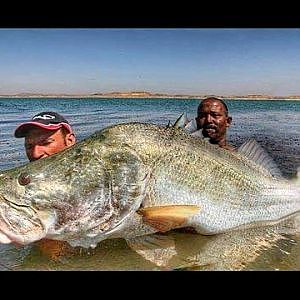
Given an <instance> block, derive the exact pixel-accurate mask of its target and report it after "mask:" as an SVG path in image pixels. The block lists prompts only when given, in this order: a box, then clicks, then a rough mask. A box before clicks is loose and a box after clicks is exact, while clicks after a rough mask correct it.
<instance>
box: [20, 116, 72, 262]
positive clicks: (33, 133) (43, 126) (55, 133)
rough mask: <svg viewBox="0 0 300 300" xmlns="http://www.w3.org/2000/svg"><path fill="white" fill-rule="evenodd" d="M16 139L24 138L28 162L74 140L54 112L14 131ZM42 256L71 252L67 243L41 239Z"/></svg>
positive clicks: (53, 151)
mask: <svg viewBox="0 0 300 300" xmlns="http://www.w3.org/2000/svg"><path fill="white" fill-rule="evenodd" d="M15 137H16V138H23V137H24V138H25V150H26V155H27V157H28V159H29V161H35V160H38V159H40V158H45V157H47V156H50V155H52V154H55V153H58V152H60V151H62V150H64V149H66V148H68V147H71V146H72V145H74V144H75V142H76V138H75V135H74V132H73V130H72V127H71V126H70V124H69V122H68V121H67V120H66V119H65V118H64V117H63V116H61V115H60V114H58V113H56V112H41V113H39V114H37V115H35V116H33V117H32V119H31V120H30V121H27V122H25V123H22V124H20V125H19V126H18V127H17V129H16V130H15ZM37 245H38V246H39V249H40V250H41V251H42V253H43V254H45V255H47V256H48V257H50V258H52V259H57V258H58V257H59V256H61V255H64V254H66V253H68V252H70V251H71V248H70V247H69V246H68V244H67V243H65V242H62V241H55V240H48V239H42V240H40V241H38V242H37Z"/></svg>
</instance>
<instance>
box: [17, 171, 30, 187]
mask: <svg viewBox="0 0 300 300" xmlns="http://www.w3.org/2000/svg"><path fill="white" fill-rule="evenodd" d="M30 181H31V179H30V175H29V174H27V173H21V174H20V176H19V178H18V182H19V184H20V185H27V184H29V183H30Z"/></svg>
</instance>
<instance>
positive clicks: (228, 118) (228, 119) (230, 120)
mask: <svg viewBox="0 0 300 300" xmlns="http://www.w3.org/2000/svg"><path fill="white" fill-rule="evenodd" d="M231 122H232V117H227V125H226V127H229V126H230V125H231Z"/></svg>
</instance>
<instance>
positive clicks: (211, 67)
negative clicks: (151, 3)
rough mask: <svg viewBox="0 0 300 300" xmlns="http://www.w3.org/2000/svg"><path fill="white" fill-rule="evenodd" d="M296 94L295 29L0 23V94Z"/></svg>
mask: <svg viewBox="0 0 300 300" xmlns="http://www.w3.org/2000/svg"><path fill="white" fill-rule="evenodd" d="M133 90H135V91H136V90H139V91H141V90H144V91H149V92H158V93H160V92H161V93H171V94H216V95H224V96H226V95H233V94H235V95H247V94H269V95H274V96H280V95H300V29H296V28H282V29H279V28H273V29H262V28H257V29H254V28H253V29H249V28H241V29H239V28H234V29H233V28H232V29H230V28H220V29H210V28H195V29H184V28H178V29H176V28H172V29H171V28H166V29H157V28H154V29H150V28H145V29H143V28H140V29H139V28H134V29H133V28H129V29H125V28H120V29H104V28H99V29H96V28H91V29H85V28H74V29H71V28H68V29H46V28H44V29H38V28H33V29H26V28H22V29H6V28H1V29H0V94H14V93H24V92H29V93H30V92H37V93H39V92H40V93H70V94H71V93H96V92H112V91H133Z"/></svg>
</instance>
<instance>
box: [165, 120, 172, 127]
mask: <svg viewBox="0 0 300 300" xmlns="http://www.w3.org/2000/svg"><path fill="white" fill-rule="evenodd" d="M166 127H167V128H170V127H172V126H171V122H170V120H169V122H168V125H167V126H166Z"/></svg>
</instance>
